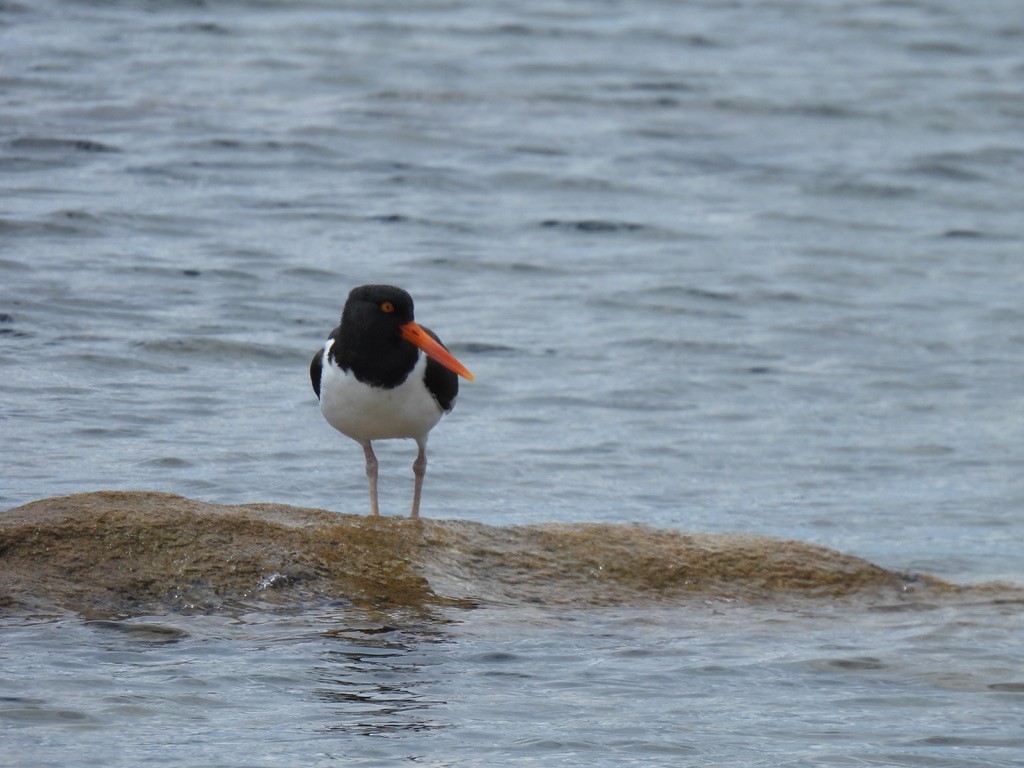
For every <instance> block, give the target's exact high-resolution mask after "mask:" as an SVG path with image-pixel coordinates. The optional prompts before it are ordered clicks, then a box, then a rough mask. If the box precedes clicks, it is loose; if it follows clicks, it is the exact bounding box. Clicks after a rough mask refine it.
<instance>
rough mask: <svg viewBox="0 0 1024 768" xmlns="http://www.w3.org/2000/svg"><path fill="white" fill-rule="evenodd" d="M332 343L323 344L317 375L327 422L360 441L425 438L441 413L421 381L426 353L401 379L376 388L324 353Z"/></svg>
mask: <svg viewBox="0 0 1024 768" xmlns="http://www.w3.org/2000/svg"><path fill="white" fill-rule="evenodd" d="M332 344H334V341H333V339H331V340H328V341H327V343H326V344H325V345H324V357H323V373H322V374H321V377H320V412H321V413H323V415H324V418H325V419H327V422H328V423H329V424H330V425H331V426H332V427H334V428H335V429H336V430H338V431H339V432H341V433H342V434H344V435H348V436H349V437H351V438H352V439H353V440H357V441H359V442H361V443H362V442H366V441H368V440H387V439H390V438H400V437H409V438H413V439H416V440H418V441H424V440H426V437H427V433H428V432H429V431H430V430H431V429H433V428H434V425H435V424H437V422H439V421H440V420H441V415H442V413H443V411H442V410H441V406H439V405H438V404H437V401H436V400H435V399H434V398H433V396H432V395H431V394H430V392H429V390H427V387H426V385H425V384H424V383H423V372H424V369H425V368H426V365H427V357H426V355H424V354H422V353H421V354H420V356H419V359H418V360H417V361H416V366H415V367H414V368H413V369H412V373H410V374H409V376H408V378H406V380H405V381H404V382H402V383H401V384H399V385H398V386H397V387H395V388H394V389H379V388H377V387H371V386H369V385H367V384H364V383H362V382H361V381H359V380H358V379H356V377H355V376H354V375H352V373H351V372H350V371H343V370H341V369H340V368H338V367H337V366H335V365H334V364H333V363H332V362H331V361H330V359H329V358H328V356H327V352H328V351H329V350H330V348H331V345H332Z"/></svg>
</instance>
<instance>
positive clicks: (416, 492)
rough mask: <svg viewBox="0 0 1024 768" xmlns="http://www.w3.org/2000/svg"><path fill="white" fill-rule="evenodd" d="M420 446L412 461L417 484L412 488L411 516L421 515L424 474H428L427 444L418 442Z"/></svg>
mask: <svg viewBox="0 0 1024 768" xmlns="http://www.w3.org/2000/svg"><path fill="white" fill-rule="evenodd" d="M416 444H417V445H418V446H419V449H420V451H419V453H418V454H416V461H414V462H413V463H412V474H413V476H414V477H415V485H413V489H412V512H410V513H409V517H419V516H420V496H421V495H422V493H423V476H424V475H425V474H427V446H426V444H425V443H420V442H419V441H417V443H416Z"/></svg>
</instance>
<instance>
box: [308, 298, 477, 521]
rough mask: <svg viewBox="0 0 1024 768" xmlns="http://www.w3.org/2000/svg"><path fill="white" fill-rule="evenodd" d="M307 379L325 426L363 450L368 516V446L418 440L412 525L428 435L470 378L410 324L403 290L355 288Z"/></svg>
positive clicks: (431, 337) (375, 510) (373, 479)
mask: <svg viewBox="0 0 1024 768" xmlns="http://www.w3.org/2000/svg"><path fill="white" fill-rule="evenodd" d="M309 376H310V379H311V381H312V383H313V391H314V392H315V393H316V396H317V398H318V399H319V401H320V412H321V413H322V414H323V417H324V418H325V419H326V420H327V423H328V424H330V425H331V426H332V427H334V428H335V429H336V430H338V431H339V432H341V433H342V434H343V435H346V436H347V437H350V438H352V439H353V440H355V441H356V442H357V443H359V444H360V445H361V446H362V447H363V453H364V455H365V458H366V476H367V477H368V478H369V481H370V514H371V515H372V516H374V517H378V516H379V515H380V507H379V505H378V501H377V466H378V465H377V457H376V455H375V454H374V452H373V441H374V440H390V439H396V438H411V439H413V440H415V441H416V445H417V447H418V449H419V450H418V452H417V455H416V460H415V461H414V462H413V465H412V470H413V476H414V485H413V496H412V511H411V512H410V515H409V516H410V517H412V518H418V517H419V513H420V497H421V495H422V492H423V477H424V475H425V474H426V471H427V434H428V433H429V432H430V430H431V429H433V428H434V427H435V426H436V425H437V423H438V422H439V421H440V420H441V417H442V416H443V415H444V414H446V413H448V412H450V411H451V410H452V408H454V407H455V398H456V396H457V395H458V393H459V378H458V377H459V376H462V377H463V378H465V379H466V380H468V381H473V379H474V376H473V374H472V373H470V372H469V370H468V369H467V368H466V366H464V365H463V364H462V363H460V362H459V361H458V360H457V359H456V358H455V357H454V356H453V355H452V354H451V352H449V351H448V349H447V347H445V346H444V344H442V343H441V340H440V339H439V338H438V336H437V334H435V333H434V332H433V331H431V330H430V329H429V328H425V327H423V326H422V325H419V324H418V323H417V322H416V321H415V320H414V319H413V300H412V296H410V295H409V293H408V292H407V291H405V290H403V289H402V288H398V287H396V286H393V285H361V286H359V287H357V288H353V289H352V290H351V292H350V293H349V295H348V298H347V299H346V300H345V306H344V307H343V308H342V311H341V322H340V324H339V325H338V327H337V328H335V329H334V330H333V331H331V333H330V336H328V338H327V341H325V342H324V345H323V346H322V347H321V348H320V349H319V350H318V351H317V353H316V354H315V355H314V356H313V361H312V362H311V363H310V366H309Z"/></svg>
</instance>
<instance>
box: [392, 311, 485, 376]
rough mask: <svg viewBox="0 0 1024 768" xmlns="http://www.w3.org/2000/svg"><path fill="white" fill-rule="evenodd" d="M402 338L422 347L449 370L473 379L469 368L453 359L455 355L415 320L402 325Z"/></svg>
mask: <svg viewBox="0 0 1024 768" xmlns="http://www.w3.org/2000/svg"><path fill="white" fill-rule="evenodd" d="M402 338H403V339H405V340H406V341H409V342H412V343H413V344H415V345H416V346H417V347H419V348H420V349H422V350H423V351H424V352H425V353H426V354H427V355H428V356H429V357H432V358H434V359H435V360H437V362H439V363H440V364H441V365H443V366H444V367H445V368H447V369H448V370H449V371H453V372H454V373H457V374H459V376H462V377H463V378H464V379H469V380H470V381H473V379H474V376H473V374H472V373H470V372H469V369H468V368H467V367H466V366H464V365H463V364H462V363H460V362H459V361H458V360H456V359H455V355H453V354H452V353H451V352H449V351H448V350H447V349H445V348H444V347H442V346H441V342H439V341H437V340H436V339H435V338H434V337H433V336H431V335H430V334H429V333H427V332H426V331H424V330H423V328H422V327H421V326H420V325H419V324H418V323H416V322H415V321H409V322H408V323H406V324H405V325H403V326H402Z"/></svg>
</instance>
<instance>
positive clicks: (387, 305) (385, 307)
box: [380, 301, 395, 314]
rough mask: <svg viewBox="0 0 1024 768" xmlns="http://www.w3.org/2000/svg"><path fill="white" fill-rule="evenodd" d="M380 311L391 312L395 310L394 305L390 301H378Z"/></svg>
mask: <svg viewBox="0 0 1024 768" xmlns="http://www.w3.org/2000/svg"><path fill="white" fill-rule="evenodd" d="M380 311H381V312H387V313H388V314H390V313H391V312H394V311H395V305H394V304H392V303H391V302H390V301H382V302H381V303H380Z"/></svg>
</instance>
